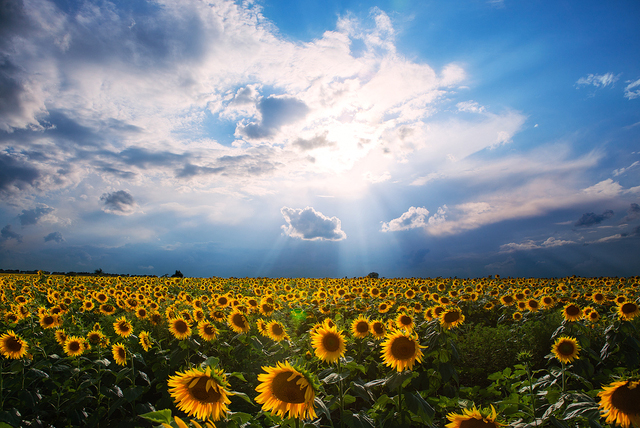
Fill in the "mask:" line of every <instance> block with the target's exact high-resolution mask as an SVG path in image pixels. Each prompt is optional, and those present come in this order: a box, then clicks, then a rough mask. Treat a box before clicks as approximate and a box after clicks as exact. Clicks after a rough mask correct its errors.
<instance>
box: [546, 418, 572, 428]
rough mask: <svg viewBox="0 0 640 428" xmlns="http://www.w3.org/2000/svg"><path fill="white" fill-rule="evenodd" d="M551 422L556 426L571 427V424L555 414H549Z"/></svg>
mask: <svg viewBox="0 0 640 428" xmlns="http://www.w3.org/2000/svg"><path fill="white" fill-rule="evenodd" d="M549 422H551V425H553V426H554V427H556V428H569V425H567V424H566V423H565V422H564V421H561V420H558V419H556V418H555V417H554V416H549Z"/></svg>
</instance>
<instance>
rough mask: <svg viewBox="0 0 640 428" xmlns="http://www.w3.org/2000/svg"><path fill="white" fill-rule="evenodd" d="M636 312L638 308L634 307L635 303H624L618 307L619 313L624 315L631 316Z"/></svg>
mask: <svg viewBox="0 0 640 428" xmlns="http://www.w3.org/2000/svg"><path fill="white" fill-rule="evenodd" d="M637 310H638V307H637V306H636V304H635V303H625V304H623V305H622V306H620V311H621V312H622V313H623V314H625V315H629V314H632V313H634V312H635V311H637Z"/></svg>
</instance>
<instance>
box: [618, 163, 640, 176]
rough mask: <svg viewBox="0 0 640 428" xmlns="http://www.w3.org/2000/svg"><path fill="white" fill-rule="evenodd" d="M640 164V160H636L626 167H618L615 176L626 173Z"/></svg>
mask: <svg viewBox="0 0 640 428" xmlns="http://www.w3.org/2000/svg"><path fill="white" fill-rule="evenodd" d="M638 165H640V161H635V162H634V163H632V164H631V165H629V166H628V167H626V168H618V169H616V170H614V171H613V176H614V177H617V176H619V175H622V174H624V173H625V172H627V171H629V170H630V169H631V168H634V167H636V166H638Z"/></svg>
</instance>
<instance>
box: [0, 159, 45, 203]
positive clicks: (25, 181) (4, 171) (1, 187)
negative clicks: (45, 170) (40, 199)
mask: <svg viewBox="0 0 640 428" xmlns="http://www.w3.org/2000/svg"><path fill="white" fill-rule="evenodd" d="M38 178H40V172H38V170H37V169H35V168H33V167H31V166H29V165H27V164H25V163H23V162H21V161H19V160H17V159H15V158H14V157H13V156H10V155H5V154H0V195H2V194H4V193H10V192H11V190H12V188H14V187H15V188H18V189H23V188H24V187H26V186H33V185H34V184H35V183H36V181H37V180H38Z"/></svg>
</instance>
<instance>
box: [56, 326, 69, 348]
mask: <svg viewBox="0 0 640 428" xmlns="http://www.w3.org/2000/svg"><path fill="white" fill-rule="evenodd" d="M55 336H56V342H58V343H59V344H60V345H62V346H64V342H66V341H67V333H66V332H65V331H64V329H63V328H61V329H59V330H56V333H55Z"/></svg>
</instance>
